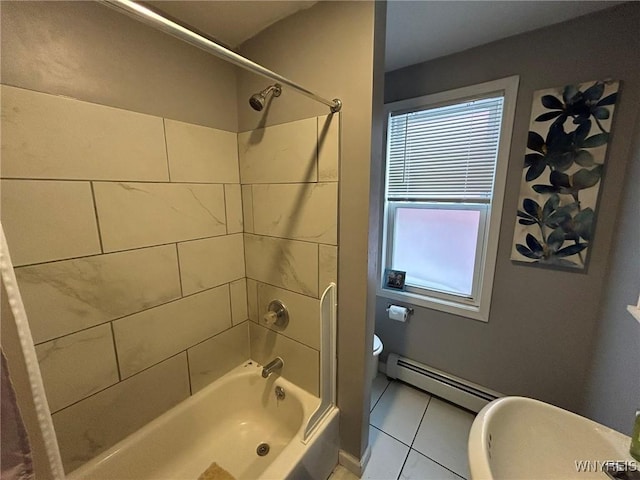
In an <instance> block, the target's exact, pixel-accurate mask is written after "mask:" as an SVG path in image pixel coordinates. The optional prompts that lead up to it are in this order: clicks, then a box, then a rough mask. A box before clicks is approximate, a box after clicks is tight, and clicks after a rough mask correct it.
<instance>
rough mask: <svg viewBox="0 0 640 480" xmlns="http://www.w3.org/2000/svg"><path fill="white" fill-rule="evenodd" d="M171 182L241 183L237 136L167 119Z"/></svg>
mask: <svg viewBox="0 0 640 480" xmlns="http://www.w3.org/2000/svg"><path fill="white" fill-rule="evenodd" d="M164 124H165V130H166V133H167V154H168V156H169V171H170V173H171V181H172V182H198V183H200V182H205V183H239V182H240V175H239V171H238V142H237V135H236V134H235V133H232V132H226V131H224V130H218V129H216V128H209V127H202V126H200V125H194V124H191V123H184V122H178V121H175V120H169V119H165V121H164Z"/></svg>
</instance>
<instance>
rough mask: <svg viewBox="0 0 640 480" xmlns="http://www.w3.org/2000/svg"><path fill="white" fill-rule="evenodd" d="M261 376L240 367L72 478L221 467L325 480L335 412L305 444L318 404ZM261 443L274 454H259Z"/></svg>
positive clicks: (240, 476) (159, 478) (171, 474)
mask: <svg viewBox="0 0 640 480" xmlns="http://www.w3.org/2000/svg"><path fill="white" fill-rule="evenodd" d="M261 371H262V367H261V366H260V365H258V364H256V363H255V362H251V361H248V362H246V363H244V364H242V365H240V366H238V367H236V368H235V369H233V370H232V371H230V372H229V373H227V374H226V375H225V376H223V377H221V378H220V379H219V380H217V381H215V382H214V383H212V384H211V385H209V386H208V387H206V388H204V389H203V390H201V391H200V392H198V393H196V394H195V395H193V396H192V397H190V398H188V399H187V400H185V401H184V402H182V403H180V404H179V405H177V406H176V407H174V408H172V409H171V410H169V411H168V412H166V413H164V414H163V415H161V416H160V417H158V418H156V419H155V420H153V421H152V422H150V423H149V424H147V425H146V426H144V427H143V428H141V429H140V430H138V431H136V432H135V433H133V434H132V435H130V436H128V437H127V438H125V439H124V440H122V441H120V442H119V443H118V444H116V445H114V446H113V447H112V448H111V449H109V450H107V451H106V452H104V453H102V454H101V455H99V456H98V457H96V458H94V459H93V460H91V461H90V462H88V463H87V464H85V465H83V466H82V467H80V468H78V469H77V470H75V471H73V472H72V473H70V474H69V475H68V476H67V478H68V479H70V480H81V479H82V480H113V479H118V480H127V479H131V480H144V479H148V480H181V479H185V480H186V479H189V480H196V479H197V478H198V476H199V475H200V474H201V473H202V472H204V471H205V470H206V469H207V467H209V465H211V463H213V462H216V463H217V464H218V465H220V466H221V467H222V468H224V469H225V470H227V471H228V472H229V473H231V474H232V475H233V476H234V477H235V478H236V479H237V480H245V479H247V480H255V479H274V480H276V479H277V480H281V479H296V480H297V479H305V478H309V479H314V480H325V479H326V478H327V477H328V476H329V474H330V473H331V471H332V470H333V468H334V466H335V465H336V464H337V462H338V445H339V443H338V442H339V440H338V409H337V408H335V407H332V408H331V409H329V411H328V412H327V413H326V414H325V415H324V416H323V418H322V420H321V421H320V422H319V423H318V425H317V427H316V428H315V429H314V431H313V434H312V435H311V436H310V437H308V438H307V439H306V440H305V438H304V432H305V428H306V426H307V422H308V420H309V418H310V417H311V416H312V414H313V413H314V411H315V410H316V409H317V407H318V405H319V404H320V399H319V398H317V397H314V396H313V395H311V394H309V393H308V392H306V391H305V390H302V389H301V388H299V387H297V386H295V385H293V384H292V383H291V382H288V381H287V380H285V379H284V378H280V377H279V376H277V375H275V374H272V375H271V376H270V377H269V378H268V379H264V378H262V376H261ZM277 386H279V387H282V388H283V389H284V393H285V397H284V399H282V400H279V399H277V398H276V394H275V389H276V387H277ZM263 443H266V444H268V446H269V453H268V454H266V455H264V456H259V455H258V454H257V449H258V446H259V445H260V444H263Z"/></svg>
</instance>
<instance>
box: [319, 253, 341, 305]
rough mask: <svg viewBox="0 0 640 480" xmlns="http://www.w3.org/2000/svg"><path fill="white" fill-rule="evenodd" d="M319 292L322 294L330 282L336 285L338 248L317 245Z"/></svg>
mask: <svg viewBox="0 0 640 480" xmlns="http://www.w3.org/2000/svg"><path fill="white" fill-rule="evenodd" d="M318 270H319V280H318V281H319V282H320V284H319V285H318V287H319V290H318V291H319V292H320V294H322V293H323V292H324V290H325V289H326V288H327V287H328V286H329V284H330V283H331V282H333V283H335V284H336V285H337V284H338V247H334V246H333V245H318Z"/></svg>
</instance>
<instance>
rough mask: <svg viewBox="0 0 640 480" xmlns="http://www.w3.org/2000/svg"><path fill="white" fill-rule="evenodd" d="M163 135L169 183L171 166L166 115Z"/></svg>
mask: <svg viewBox="0 0 640 480" xmlns="http://www.w3.org/2000/svg"><path fill="white" fill-rule="evenodd" d="M162 136H163V137H164V153H165V158H166V159H167V178H168V179H169V183H171V166H170V164H169V144H168V142H167V124H166V120H165V118H164V117H163V118H162Z"/></svg>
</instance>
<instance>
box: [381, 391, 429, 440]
mask: <svg viewBox="0 0 640 480" xmlns="http://www.w3.org/2000/svg"><path fill="white" fill-rule="evenodd" d="M430 398H431V397H430V396H429V395H428V394H426V393H424V392H422V391H421V390H418V389H416V388H413V387H410V386H408V385H405V384H403V383H399V382H392V383H391V384H390V385H389V386H388V387H387V389H386V390H385V392H384V393H383V394H382V397H381V398H380V400H379V401H378V404H377V405H376V406H375V408H374V409H373V411H372V412H371V425H373V426H374V427H377V428H379V429H380V430H382V431H384V432H386V433H388V434H389V435H391V436H392V437H394V438H396V439H398V440H400V441H401V442H403V443H405V444H406V445H411V443H412V442H413V438H414V437H415V435H416V431H417V430H418V426H419V425H420V420H421V419H422V416H423V415H424V411H425V410H426V408H427V404H428V403H429V399H430Z"/></svg>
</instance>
